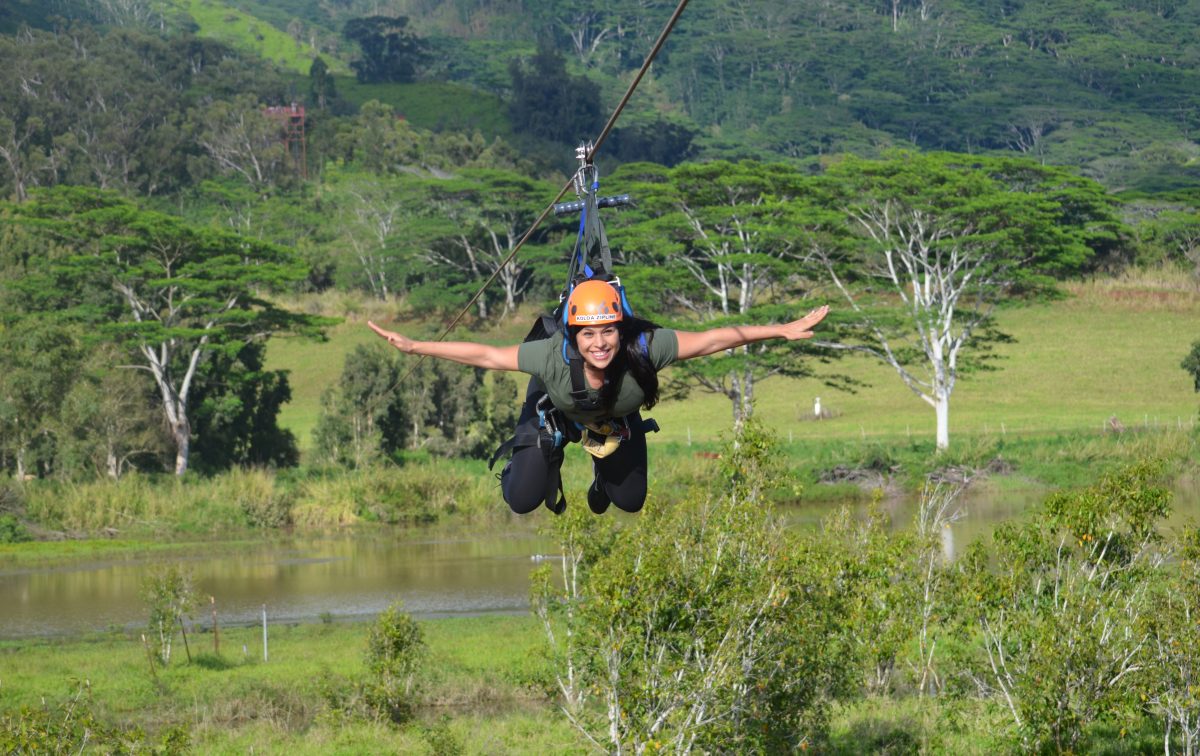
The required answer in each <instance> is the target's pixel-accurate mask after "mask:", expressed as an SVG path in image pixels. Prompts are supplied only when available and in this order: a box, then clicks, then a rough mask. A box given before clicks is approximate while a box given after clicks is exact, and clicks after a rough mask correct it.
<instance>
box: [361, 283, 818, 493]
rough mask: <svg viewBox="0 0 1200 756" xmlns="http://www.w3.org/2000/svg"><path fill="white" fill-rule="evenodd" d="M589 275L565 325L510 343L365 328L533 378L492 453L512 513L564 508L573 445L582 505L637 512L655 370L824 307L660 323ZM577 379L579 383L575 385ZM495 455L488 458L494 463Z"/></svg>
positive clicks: (420, 350)
mask: <svg viewBox="0 0 1200 756" xmlns="http://www.w3.org/2000/svg"><path fill="white" fill-rule="evenodd" d="M604 278H605V276H601V277H597V278H590V279H587V280H584V281H582V282H580V283H578V284H577V285H575V286H574V287H573V288H572V289H571V291H570V294H569V296H568V297H567V299H566V303H565V307H564V309H563V313H562V322H563V324H564V325H565V328H560V329H556V330H555V331H554V332H553V333H550V334H549V335H547V336H545V337H544V338H535V339H532V340H527V341H525V342H524V343H521V344H516V345H512V346H491V345H488V344H479V343H475V342H470V341H415V340H413V339H410V338H408V337H407V336H403V335H401V334H399V333H396V332H394V331H388V330H385V329H383V328H380V327H379V326H377V325H375V324H374V323H372V322H368V323H367V325H368V326H369V327H370V328H371V330H373V331H374V332H375V333H376V334H378V335H379V336H380V337H382V338H384V339H386V340H387V342H388V343H389V344H391V345H392V346H394V347H396V348H397V349H399V350H400V351H401V352H404V353H405V354H417V355H423V356H427V357H434V358H438V359H444V360H451V361H453V362H460V363H462V364H464V365H470V366H472V367H477V368H484V369H488V370H507V371H519V372H522V373H527V374H529V375H530V376H532V379H531V380H530V384H529V391H528V393H527V395H526V399H525V404H524V406H523V408H522V410H521V416H520V419H519V420H518V421H517V431H516V434H515V435H514V437H513V438H512V439H510V440H509V441H508V442H506V443H505V444H504V446H502V447H501V448H500V449H499V450H497V454H496V457H498V456H500V455H501V454H502V453H505V452H507V451H511V452H512V457H511V459H510V460H509V461H508V463H507V464H506V465H505V467H504V470H503V472H502V473H501V476H500V480H501V488H502V490H503V493H504V500H505V501H506V502H508V505H509V507H510V508H511V509H512V510H513V511H514V512H516V513H518V514H526V513H528V512H532V511H533V510H534V509H536V508H537V507H538V506H539V505H540V504H542V503H543V502H544V503H545V504H546V507H547V508H548V509H550V511H552V512H554V513H555V514H561V513H562V511H563V509H564V508H565V507H566V498H565V496H564V495H563V492H562V483H561V476H560V469H561V466H562V461H563V447H564V446H565V445H566V444H567V443H569V442H572V441H576V442H579V443H580V444H581V445H582V446H583V447H584V449H586V450H587V451H588V452H589V453H590V454H591V455H592V461H593V468H594V473H595V478H594V480H593V482H592V485H591V486H590V487H589V489H588V496H587V500H588V507H589V508H590V509H591V510H592V511H593V512H595V513H596V514H602V513H604V512H605V511H607V510H608V507H609V505H610V504H615V505H616V506H617V508H618V509H621V510H623V511H626V512H637V511H638V510H640V509H641V508H642V505H643V504H644V503H645V500H646V476H647V467H648V465H647V456H646V431H647V430H657V429H658V427H657V425H656V424H654V421H653V420H646V421H643V420H642V417H641V414H640V412H639V410H640V409H642V408H644V409H650V408H651V407H653V406H654V405H655V403H656V402H657V401H658V371H660V370H662V369H663V368H665V367H667V366H668V365H670V364H671V363H673V362H677V361H681V360H690V359H694V358H696V357H703V356H705V355H709V354H714V353H716V352H721V351H724V350H728V349H736V348H737V347H741V346H745V345H747V344H752V343H754V342H758V341H765V340H768V339H787V340H789V341H795V340H799V339H808V338H811V337H812V335H813V331H812V329H813V327H814V326H816V325H817V324H818V323H820V322H821V321H822V320H823V319H824V318H825V315H826V313H827V312H828V311H829V307H828V306H827V305H826V306H821V307H818V308H816V309H814V310H812V311H810V312H809V313H808V314H807V315H805V316H804V317H802V318H800V319H798V320H793V321H792V322H790V323H782V324H774V325H742V326H725V327H721V328H712V329H709V330H706V331H681V330H673V329H667V328H659V327H658V326H655V325H654V324H653V323H650V322H649V321H646V320H643V319H641V318H637V317H634V316H633V314H632V311H631V310H630V308H629V307H628V303H627V302H626V301H625V297H624V291H623V290H622V289H621V286H620V283H619V281H613V282H610V281H608V280H604ZM579 384H582V386H580V385H579ZM496 457H493V460H492V461H493V463H494V462H495V460H496Z"/></svg>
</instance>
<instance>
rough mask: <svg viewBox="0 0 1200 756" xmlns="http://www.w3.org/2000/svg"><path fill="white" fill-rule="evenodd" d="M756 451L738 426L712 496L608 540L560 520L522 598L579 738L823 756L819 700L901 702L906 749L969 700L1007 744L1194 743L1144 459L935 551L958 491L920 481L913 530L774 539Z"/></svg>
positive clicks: (954, 515)
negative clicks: (1111, 738)
mask: <svg viewBox="0 0 1200 756" xmlns="http://www.w3.org/2000/svg"><path fill="white" fill-rule="evenodd" d="M774 448H775V444H774V442H773V441H772V440H771V439H770V438H769V437H766V436H763V435H762V434H761V432H760V431H759V430H758V429H757V426H756V424H755V423H753V422H751V423H749V424H747V426H746V432H745V433H744V435H743V436H742V437H740V438H739V439H738V442H737V443H736V444H731V445H730V446H729V447H727V448H726V450H725V454H724V455H723V456H722V459H723V465H724V467H725V469H724V471H723V473H722V474H721V475H720V476H719V480H720V481H721V485H722V488H723V490H722V491H720V492H712V491H709V492H707V493H706V494H704V495H701V496H700V498H699V499H698V500H697V501H695V502H690V503H689V502H684V503H683V504H681V505H674V506H671V507H666V508H661V509H658V510H656V511H650V512H647V513H646V514H645V515H644V516H643V517H641V518H639V520H638V522H637V523H636V524H635V525H631V526H630V527H629V528H626V529H623V531H622V532H621V533H620V534H619V535H617V534H616V533H614V532H613V531H611V530H610V529H608V528H606V527H604V526H603V525H602V524H598V523H597V522H596V520H595V519H594V518H588V517H586V516H584V517H572V516H571V515H567V516H566V517H564V518H561V519H560V520H557V521H556V522H555V530H556V532H557V533H558V534H559V536H560V537H561V539H562V543H563V553H564V557H565V560H566V561H565V567H564V574H563V577H562V583H561V585H562V587H561V588H556V587H554V583H553V582H552V580H551V574H550V573H549V571H545V572H544V573H543V574H542V575H541V578H540V582H539V583H537V585H538V588H537V589H536V590H535V597H534V598H535V603H534V607H535V612H536V613H537V614H538V615H539V616H540V617H541V618H542V620H543V623H544V625H545V627H546V630H547V638H548V641H549V643H550V646H551V651H552V654H553V658H554V659H555V663H556V667H557V669H558V685H559V693H560V696H561V700H562V704H563V708H564V711H565V712H566V714H567V716H568V718H569V719H570V720H571V722H572V724H574V725H575V726H576V727H577V728H578V729H579V730H580V731H581V733H583V734H584V736H585V737H587V738H588V739H589V740H590V741H591V742H593V743H604V744H606V745H605V747H607V748H610V749H612V750H625V749H631V750H641V749H643V748H658V747H663V748H669V749H671V750H673V751H676V752H689V751H691V750H702V751H704V750H711V749H716V750H721V749H723V748H731V747H733V748H735V749H737V750H755V751H758V750H763V751H772V752H774V751H780V750H796V749H804V748H807V747H811V746H817V747H828V746H829V741H828V738H829V729H828V728H829V712H830V710H831V708H832V706H833V704H834V703H835V702H843V703H845V702H851V701H857V700H861V699H862V697H864V696H867V697H870V699H871V700H872V701H875V702H876V705H878V702H881V701H888V700H891V701H896V702H899V701H902V700H910V699H914V698H915V699H916V701H917V705H918V707H919V708H920V709H923V710H924V711H925V712H927V716H928V717H929V718H923V719H922V720H921V721H920V722H919V723H916V724H915V726H914V727H913V728H912V729H911V730H909V731H908V733H907V737H909V738H911V739H912V740H913V741H916V742H925V743H930V742H932V741H935V740H936V739H940V738H945V737H947V736H948V735H949V734H950V732H951V731H952V730H953V727H948V726H946V725H945V724H944V723H941V722H940V721H939V719H938V717H937V714H936V712H947V711H949V710H951V709H953V708H956V707H958V706H963V705H970V704H967V702H972V701H973V702H976V703H977V702H981V701H986V702H988V703H987V705H988V706H989V707H990V708H991V710H992V711H994V712H995V713H996V714H997V715H1000V716H1001V719H1000V720H997V721H995V722H992V723H989V724H983V723H982V722H980V723H978V724H976V725H972V728H977V729H974V731H973V737H974V738H985V739H987V741H988V742H997V743H1007V744H1008V745H1009V747H1013V748H1016V749H1019V750H1032V751H1039V752H1040V751H1045V750H1048V751H1057V752H1064V751H1080V750H1090V749H1091V748H1093V747H1095V746H1097V745H1099V744H1100V743H1102V742H1104V738H1105V736H1104V734H1103V732H1104V728H1105V727H1107V726H1108V725H1109V724H1110V723H1119V724H1120V725H1121V727H1122V728H1123V732H1124V731H1132V730H1135V729H1138V728H1140V727H1142V726H1146V725H1148V726H1150V727H1151V728H1155V729H1158V730H1159V731H1160V732H1165V733H1166V736H1165V739H1166V741H1167V742H1168V743H1169V742H1171V741H1172V740H1173V739H1174V738H1179V741H1178V742H1181V743H1183V744H1185V748H1186V747H1190V745H1187V744H1191V743H1193V742H1194V740H1195V738H1196V736H1197V731H1196V726H1195V722H1196V720H1195V717H1196V715H1197V714H1200V710H1197V707H1196V701H1195V698H1194V697H1191V698H1190V699H1189V698H1187V696H1186V694H1184V692H1183V691H1184V689H1185V688H1186V686H1187V685H1189V684H1193V682H1194V678H1192V677H1191V675H1192V674H1193V672H1194V670H1195V669H1196V664H1197V647H1196V646H1194V645H1191V646H1188V645H1186V644H1185V639H1187V638H1191V637H1192V636H1193V635H1194V630H1195V622H1194V612H1195V611H1196V610H1197V608H1198V607H1197V606H1196V605H1195V603H1194V601H1195V591H1194V586H1193V583H1194V581H1195V575H1194V574H1193V573H1194V571H1195V564H1194V561H1192V560H1193V559H1194V554H1195V546H1194V538H1195V536H1194V533H1193V532H1192V530H1193V529H1187V530H1184V531H1182V532H1180V533H1177V534H1172V535H1170V536H1168V535H1165V534H1164V528H1163V523H1164V520H1165V518H1166V517H1167V515H1168V514H1169V512H1170V508H1171V503H1170V494H1169V492H1168V491H1167V490H1166V489H1164V488H1163V487H1162V486H1161V485H1160V483H1161V480H1162V472H1163V468H1162V466H1161V465H1160V464H1158V463H1151V462H1138V463H1135V464H1133V465H1130V466H1127V467H1125V468H1122V469H1121V470H1118V471H1116V472H1114V473H1113V474H1110V475H1106V476H1104V477H1103V479H1102V480H1101V481H1100V482H1098V483H1096V484H1095V485H1093V486H1090V487H1088V488H1085V489H1082V490H1079V491H1076V492H1071V493H1059V494H1055V495H1053V496H1051V497H1049V498H1048V499H1047V500H1046V501H1045V502H1044V504H1043V506H1042V507H1040V508H1039V509H1038V510H1037V511H1035V512H1034V513H1033V515H1032V517H1031V518H1029V519H1028V520H1027V521H1026V522H1023V523H1014V524H1012V525H1006V526H1004V527H1002V528H1001V529H999V530H998V531H997V533H996V535H995V537H994V538H993V539H991V540H981V541H979V542H977V543H976V544H974V545H973V546H972V547H971V549H970V550H969V551H968V553H966V554H965V555H962V556H961V557H959V558H957V559H954V560H949V559H946V558H945V557H944V556H943V549H944V541H943V539H944V538H945V537H946V536H945V532H946V530H947V529H948V527H949V525H950V524H951V523H952V522H953V521H954V520H956V519H958V518H959V517H961V515H962V513H961V511H959V509H958V507H959V504H958V502H957V498H958V495H959V493H960V492H961V486H960V485H959V486H956V485H953V484H942V485H933V484H931V485H929V486H927V488H926V490H925V492H924V494H923V496H922V502H921V505H920V507H919V509H918V512H917V515H916V518H915V522H914V524H913V526H912V527H911V528H904V529H900V530H896V529H893V528H892V527H891V524H890V523H889V522H888V517H887V515H886V514H884V513H883V512H882V511H880V510H877V509H875V510H872V511H871V512H870V513H869V514H868V516H867V517H866V518H862V517H856V516H854V515H852V514H851V513H850V512H848V511H846V510H843V511H842V512H841V513H839V514H838V515H835V516H833V517H831V518H829V519H828V520H827V521H826V523H825V525H824V528H823V530H822V532H820V533H816V534H807V533H805V534H796V533H789V532H787V531H785V530H781V529H780V528H779V527H778V524H777V522H776V521H775V520H774V518H773V516H772V514H771V511H770V507H769V505H768V504H767V502H766V501H765V500H764V494H766V493H768V492H769V491H770V490H771V489H772V488H774V487H776V486H778V481H779V476H778V474H777V472H775V470H774V468H773V466H772V464H771V459H772V457H773V454H774V452H773V450H774ZM1174 549H1179V550H1180V552H1181V553H1182V554H1183V555H1185V559H1184V561H1183V562H1182V564H1181V565H1179V569H1178V571H1177V570H1176V568H1174V567H1171V566H1169V565H1168V562H1167V561H1166V558H1167V557H1168V556H1169V555H1170V554H1171V553H1172V551H1173V550H1174ZM1164 685H1165V687H1163V686H1164ZM1003 719H1007V722H1006V723H1002V722H1003ZM976 744H977V745H979V742H976ZM1168 748H1169V746H1168ZM985 750H987V748H985Z"/></svg>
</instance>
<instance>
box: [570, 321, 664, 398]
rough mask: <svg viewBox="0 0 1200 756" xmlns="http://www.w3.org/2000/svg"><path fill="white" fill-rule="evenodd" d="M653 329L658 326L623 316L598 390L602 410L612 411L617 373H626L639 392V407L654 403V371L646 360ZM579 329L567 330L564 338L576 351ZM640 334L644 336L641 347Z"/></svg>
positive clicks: (616, 385) (619, 374)
mask: <svg viewBox="0 0 1200 756" xmlns="http://www.w3.org/2000/svg"><path fill="white" fill-rule="evenodd" d="M655 328H658V326H657V325H655V324H654V323H651V322H650V321H649V320H643V319H642V318H635V317H627V318H624V319H622V320H621V321H619V322H618V323H617V334H618V335H619V336H620V339H621V346H620V348H619V349H618V350H617V356H616V359H614V360H613V361H612V362H610V363H609V365H608V367H607V368H605V369H604V379H605V380H604V386H603V387H602V388H601V389H600V404H601V405H602V406H603V407H604V408H605V409H612V407H613V405H614V404H616V402H617V393H618V391H619V390H620V388H621V374H622V373H624V372H627V371H628V373H629V374H630V375H632V376H633V379H634V380H635V381H637V384H638V386H639V387H640V388H641V389H642V395H643V397H644V398H643V400H642V408H643V409H651V408H653V407H654V405H655V404H658V371H657V370H656V369H655V368H654V363H652V362H651V361H650V341H651V339H653V338H654V329H655ZM581 330H582V329H581V328H580V327H579V326H568V327H567V337H568V338H569V339H571V345H572V346H574V347H575V348H577V349H578V347H579V343H578V342H577V341H576V340H575V337H576V336H578V335H579V332H580V331H581ZM642 334H645V335H646V338H645V343H644V344H643V340H642V338H641V336H642Z"/></svg>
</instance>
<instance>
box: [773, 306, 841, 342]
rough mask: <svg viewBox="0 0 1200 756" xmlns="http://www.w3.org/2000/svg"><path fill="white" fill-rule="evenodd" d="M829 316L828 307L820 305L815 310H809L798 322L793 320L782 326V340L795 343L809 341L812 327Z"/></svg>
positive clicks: (811, 335)
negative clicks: (799, 340) (800, 340)
mask: <svg viewBox="0 0 1200 756" xmlns="http://www.w3.org/2000/svg"><path fill="white" fill-rule="evenodd" d="M827 314H829V305H821V306H820V307H818V308H816V309H815V310H810V311H809V313H808V314H807V315H805V316H804V317H802V318H800V319H799V320H793V321H792V322H791V323H787V324H785V325H784V326H783V333H782V334H781V335H782V336H783V338H785V339H787V340H788V341H796V340H797V339H811V338H812V337H813V332H812V329H813V326H815V325H816V324H817V323H820V322H821V321H822V320H824V319H825V316H826V315H827Z"/></svg>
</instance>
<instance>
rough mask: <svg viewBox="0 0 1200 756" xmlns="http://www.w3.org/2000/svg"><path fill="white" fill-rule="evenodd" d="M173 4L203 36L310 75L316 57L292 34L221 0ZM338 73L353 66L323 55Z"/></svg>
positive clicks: (183, 0) (174, 1)
mask: <svg viewBox="0 0 1200 756" xmlns="http://www.w3.org/2000/svg"><path fill="white" fill-rule="evenodd" d="M169 2H170V3H171V5H173V6H174V7H176V8H180V9H181V10H183V11H185V12H186V13H187V14H188V15H189V16H190V17H191V18H192V20H193V21H194V22H195V23H196V26H197V27H198V31H197V32H196V33H197V34H198V35H199V36H201V37H207V38H210V39H215V40H217V41H219V42H224V43H225V44H227V45H229V46H231V47H234V48H237V49H240V50H244V51H248V52H252V53H255V54H257V55H258V56H259V57H261V58H263V59H265V60H269V61H271V62H273V63H277V64H279V65H280V66H282V67H284V68H288V69H291V70H293V71H297V72H298V73H301V74H304V75H306V76H307V75H308V69H309V67H310V66H312V61H313V58H314V57H316V54H315V53H314V52H313V51H312V50H311V49H309V48H308V47H306V46H305V45H303V44H301V43H300V42H297V41H296V40H295V39H293V38H292V37H291V36H290V35H289V34H287V33H286V32H284V31H281V30H279V29H277V28H275V27H274V26H272V25H271V24H270V23H268V22H267V21H263V20H262V19H259V18H256V17H255V16H253V15H251V14H249V13H246V12H244V11H241V10H238V9H236V8H234V7H232V6H231V5H228V4H226V3H224V2H220V0H169ZM323 57H324V59H325V63H326V65H328V66H329V68H330V70H331V71H333V72H334V73H341V74H348V73H349V72H350V69H349V67H348V66H347V65H346V64H345V63H344V62H343V61H341V60H338V59H337V58H333V57H330V56H323Z"/></svg>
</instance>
